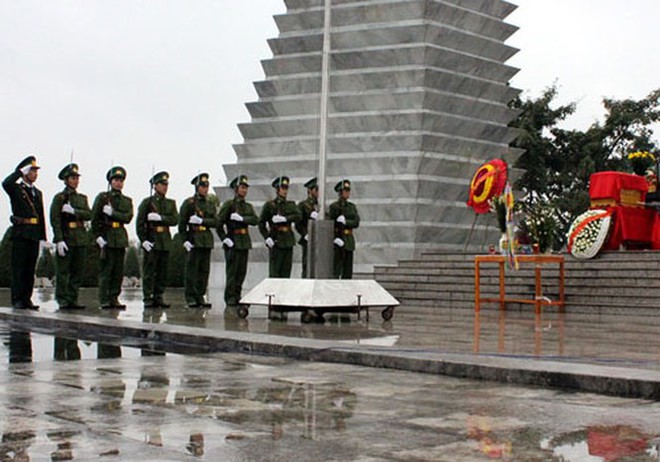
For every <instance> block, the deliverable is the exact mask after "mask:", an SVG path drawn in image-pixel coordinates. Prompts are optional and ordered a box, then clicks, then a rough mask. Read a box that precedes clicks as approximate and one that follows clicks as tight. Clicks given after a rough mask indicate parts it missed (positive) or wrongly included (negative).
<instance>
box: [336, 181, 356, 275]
mask: <svg viewBox="0 0 660 462" xmlns="http://www.w3.org/2000/svg"><path fill="white" fill-rule="evenodd" d="M350 189H351V182H350V181H349V180H342V181H340V182H339V183H337V184H336V185H335V191H337V192H338V193H339V199H338V200H336V201H335V202H333V203H332V204H330V207H329V208H328V218H329V219H330V220H332V221H334V222H335V239H334V255H333V274H334V277H335V278H336V279H351V278H352V277H353V252H354V251H355V238H354V237H353V230H354V229H355V228H357V227H358V226H360V215H358V211H357V207H356V206H355V204H353V203H352V202H350V201H348V200H346V199H344V198H343V197H341V194H342V191H343V190H348V191H350ZM340 217H344V218H343V219H341V218H340Z"/></svg>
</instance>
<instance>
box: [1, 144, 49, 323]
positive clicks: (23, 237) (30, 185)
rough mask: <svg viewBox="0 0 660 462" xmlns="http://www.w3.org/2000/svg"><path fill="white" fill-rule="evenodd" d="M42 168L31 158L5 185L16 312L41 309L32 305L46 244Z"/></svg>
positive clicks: (25, 160) (5, 181)
mask: <svg viewBox="0 0 660 462" xmlns="http://www.w3.org/2000/svg"><path fill="white" fill-rule="evenodd" d="M39 168H40V167H39V166H38V165H37V160H36V159H35V157H34V156H28V157H26V158H25V159H23V161H22V162H21V163H20V164H18V166H17V167H16V170H14V171H13V172H12V173H11V174H10V175H9V176H8V177H7V178H5V179H4V181H3V182H2V187H3V188H4V190H5V191H6V192H7V194H8V195H9V200H10V202H11V217H10V220H11V224H12V227H11V241H12V249H11V303H12V305H13V307H14V308H17V309H33V310H36V309H38V308H39V307H38V306H37V305H35V304H33V303H32V291H33V289H34V269H35V267H36V266H37V258H38V257H39V241H45V240H46V223H45V222H44V204H43V196H42V194H41V191H39V190H38V189H37V188H36V187H35V186H34V182H35V181H37V176H39ZM18 180H21V181H20V182H18V183H17V181H18Z"/></svg>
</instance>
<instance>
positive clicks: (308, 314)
mask: <svg viewBox="0 0 660 462" xmlns="http://www.w3.org/2000/svg"><path fill="white" fill-rule="evenodd" d="M313 320H314V313H312V310H305V311H303V312H302V313H300V322H302V323H303V324H309V323H310V322H312V321H313Z"/></svg>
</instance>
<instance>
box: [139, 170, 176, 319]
mask: <svg viewBox="0 0 660 462" xmlns="http://www.w3.org/2000/svg"><path fill="white" fill-rule="evenodd" d="M169 178H170V175H169V173H167V172H158V173H156V174H155V175H154V176H153V177H152V178H151V179H150V180H149V183H151V189H152V191H151V193H152V194H151V195H150V196H149V197H147V198H146V199H144V200H143V201H142V202H141V203H140V206H139V207H138V213H137V219H136V222H135V231H136V232H137V235H138V239H140V242H141V245H142V250H143V251H144V252H143V255H142V301H143V303H144V307H145V308H169V307H170V305H169V303H165V300H163V294H164V293H165V287H166V286H167V267H168V264H169V259H170V250H171V249H172V235H171V234H170V226H176V225H177V224H178V223H179V212H178V210H177V207H176V202H175V201H174V199H168V198H167V197H165V196H166V195H167V189H168V187H169Z"/></svg>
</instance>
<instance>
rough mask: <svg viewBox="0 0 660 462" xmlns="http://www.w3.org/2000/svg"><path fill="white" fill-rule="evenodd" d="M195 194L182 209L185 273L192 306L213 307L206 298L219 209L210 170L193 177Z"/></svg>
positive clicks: (187, 301) (180, 225) (190, 305)
mask: <svg viewBox="0 0 660 462" xmlns="http://www.w3.org/2000/svg"><path fill="white" fill-rule="evenodd" d="M191 184H193V185H194V186H195V194H194V195H193V196H192V197H189V198H188V199H186V200H185V201H184V202H183V204H182V205H181V211H180V212H179V234H181V235H182V236H184V239H185V242H184V243H183V247H184V248H185V249H186V252H188V254H187V256H186V268H185V276H184V285H185V296H186V303H187V304H188V307H190V308H211V304H210V303H207V302H206V301H205V299H204V296H205V294H206V288H207V287H208V283H209V273H210V271H211V251H212V250H213V233H212V232H211V229H213V228H215V227H216V224H217V219H216V209H215V205H214V203H213V202H212V201H211V200H209V198H208V194H209V174H208V173H200V174H199V175H197V176H196V177H195V178H193V179H192V181H191Z"/></svg>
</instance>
